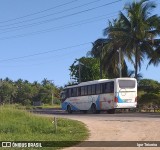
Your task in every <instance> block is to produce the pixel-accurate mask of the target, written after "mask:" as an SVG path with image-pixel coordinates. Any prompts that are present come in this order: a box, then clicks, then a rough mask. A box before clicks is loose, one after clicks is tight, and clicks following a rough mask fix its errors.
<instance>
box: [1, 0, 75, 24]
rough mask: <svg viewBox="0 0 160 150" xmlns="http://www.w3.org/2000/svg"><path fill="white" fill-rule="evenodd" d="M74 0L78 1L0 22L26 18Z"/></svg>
mask: <svg viewBox="0 0 160 150" xmlns="http://www.w3.org/2000/svg"><path fill="white" fill-rule="evenodd" d="M76 1H78V0H72V1H70V2H67V3H64V4H61V5H57V6H55V7H51V8H48V9H45V10H41V11H38V12H35V13H31V14H28V15H25V16H21V17H17V18H14V19H9V20H6V21H1V22H0V23H6V22H10V21H15V20H19V19H23V18H26V17H30V16H33V15H37V14H40V13H43V12H46V11H49V10H52V9H55V8H58V7H62V6H65V5H68V4H71V3H73V2H76Z"/></svg>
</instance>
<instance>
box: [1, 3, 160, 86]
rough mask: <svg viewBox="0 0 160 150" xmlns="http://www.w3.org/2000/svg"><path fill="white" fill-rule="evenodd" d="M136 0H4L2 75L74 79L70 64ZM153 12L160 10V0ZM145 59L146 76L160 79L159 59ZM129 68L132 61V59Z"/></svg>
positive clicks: (31, 79)
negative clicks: (152, 61)
mask: <svg viewBox="0 0 160 150" xmlns="http://www.w3.org/2000/svg"><path fill="white" fill-rule="evenodd" d="M131 1H132V0H14V1H13V0H0V11H1V13H0V52H1V55H0V78H2V79H4V78H6V77H8V78H10V79H12V80H14V81H16V80H18V79H20V78H21V79H23V80H28V81H29V82H34V81H38V82H41V81H42V80H43V79H44V78H47V79H48V80H52V81H53V82H54V83H55V85H57V86H64V85H65V84H67V83H68V82H69V81H70V71H69V67H70V66H71V65H72V63H73V62H74V60H75V59H78V58H80V57H83V56H86V54H87V52H88V51H90V50H91V48H92V42H94V41H95V40H97V39H98V38H104V36H103V30H104V29H105V28H106V27H107V25H108V21H109V20H112V19H115V18H117V17H118V13H119V11H122V12H124V10H123V7H124V5H125V3H127V2H131ZM155 2H156V3H157V8H156V9H155V11H154V12H153V14H158V15H160V11H159V10H160V1H159V0H155ZM147 63H148V61H147V60H145V61H144V62H143V64H142V68H141V71H140V73H141V74H142V75H143V78H149V79H154V80H157V81H159V82H160V64H159V66H157V67H154V66H153V65H151V66H149V68H148V69H147V70H146V67H147ZM128 66H129V69H130V70H133V66H132V65H131V64H130V63H128Z"/></svg>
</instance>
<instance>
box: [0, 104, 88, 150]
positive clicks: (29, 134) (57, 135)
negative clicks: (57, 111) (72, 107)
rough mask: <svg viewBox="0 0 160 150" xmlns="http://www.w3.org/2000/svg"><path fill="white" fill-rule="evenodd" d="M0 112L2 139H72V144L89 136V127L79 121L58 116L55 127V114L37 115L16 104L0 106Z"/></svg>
mask: <svg viewBox="0 0 160 150" xmlns="http://www.w3.org/2000/svg"><path fill="white" fill-rule="evenodd" d="M0 114H1V115H0V120H1V122H0V141H71V142H70V143H69V145H68V146H72V145H73V144H75V143H76V141H82V140H85V139H86V138H87V137H88V130H87V128H86V127H85V125H84V124H83V123H81V122H78V121H74V120H68V119H60V118H57V129H55V128H54V124H53V123H52V122H53V117H54V116H53V117H42V116H37V115H34V114H31V113H29V112H27V111H25V110H20V109H16V108H15V106H0ZM60 147H61V146H60ZM12 149H13V148H12ZM25 149H26V148H25ZM41 149H44V150H45V149H51V148H41ZM52 149H54V148H52ZM55 149H57V148H55Z"/></svg>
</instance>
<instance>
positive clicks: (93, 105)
mask: <svg viewBox="0 0 160 150" xmlns="http://www.w3.org/2000/svg"><path fill="white" fill-rule="evenodd" d="M91 112H92V114H96V113H97V109H96V105H95V104H92V106H91Z"/></svg>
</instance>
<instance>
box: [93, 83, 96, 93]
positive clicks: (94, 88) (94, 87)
mask: <svg viewBox="0 0 160 150" xmlns="http://www.w3.org/2000/svg"><path fill="white" fill-rule="evenodd" d="M95 94H96V86H95V85H92V95H95Z"/></svg>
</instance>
